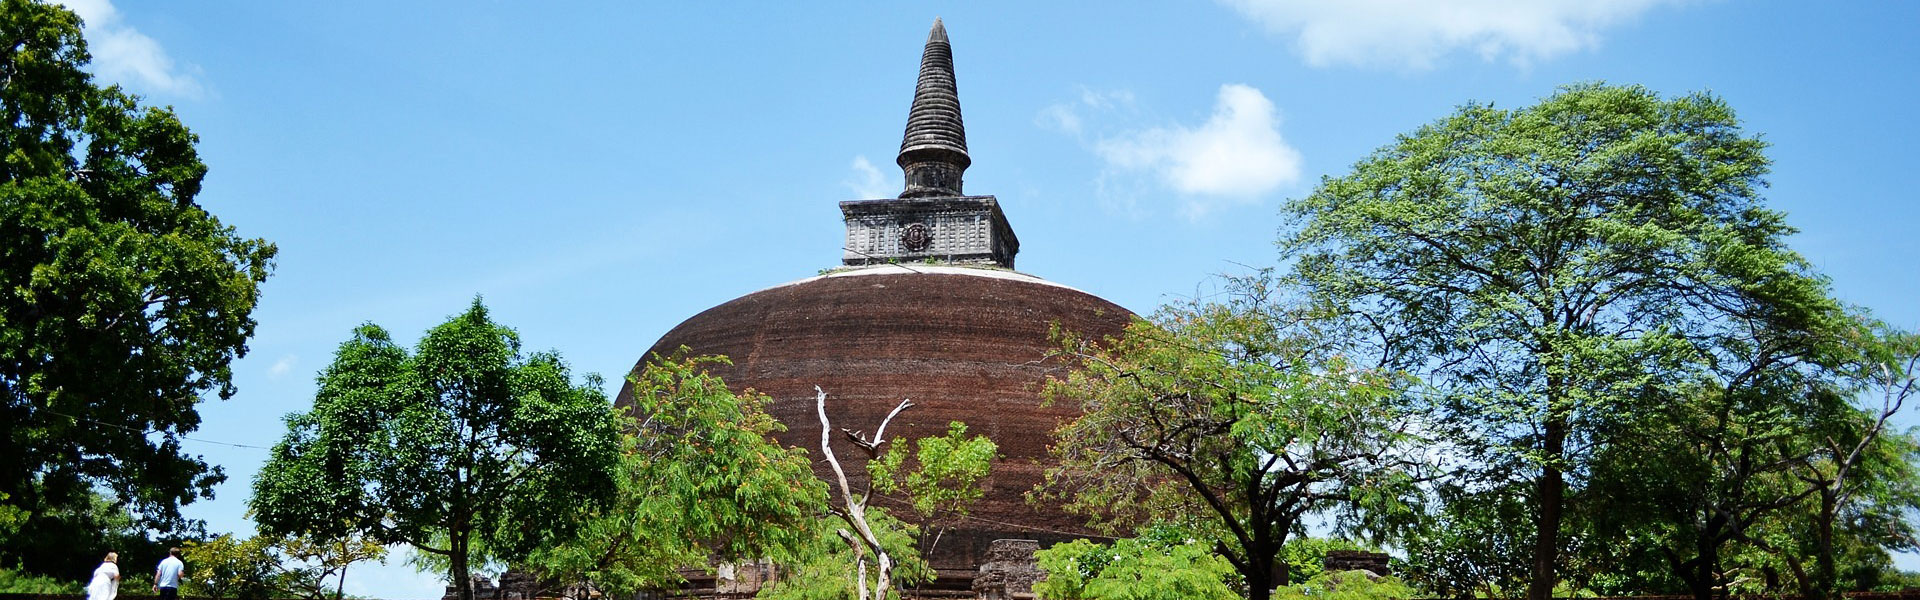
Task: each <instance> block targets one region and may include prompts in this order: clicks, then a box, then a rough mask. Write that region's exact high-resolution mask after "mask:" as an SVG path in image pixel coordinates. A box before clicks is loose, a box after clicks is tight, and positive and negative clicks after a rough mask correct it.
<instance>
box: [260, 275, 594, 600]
mask: <svg viewBox="0 0 1920 600" xmlns="http://www.w3.org/2000/svg"><path fill="white" fill-rule="evenodd" d="M600 387H601V386H600V382H599V381H598V380H597V378H595V377H591V376H589V377H587V378H586V381H585V382H584V383H579V384H576V383H575V382H574V380H573V377H572V376H571V374H570V372H569V370H568V368H567V365H566V363H565V362H563V361H562V360H561V358H560V356H559V355H557V354H554V353H550V352H541V353H534V354H531V355H525V354H522V353H521V351H520V337H519V335H518V334H516V333H515V332H514V331H513V330H512V329H508V328H506V327H503V326H501V325H497V324H495V323H494V322H493V321H492V320H491V319H490V318H489V317H488V315H487V309H486V307H485V306H483V305H481V303H480V301H479V300H475V301H474V303H473V306H472V307H471V308H469V309H468V310H467V311H466V312H464V313H462V314H459V315H456V316H454V317H453V318H452V319H451V320H448V321H447V322H446V323H444V324H442V325H440V326H437V327H434V328H433V329H432V330H430V331H428V332H427V335H426V337H424V338H422V339H421V340H420V343H419V345H418V346H417V347H416V348H415V349H414V350H413V351H412V352H408V351H407V349H405V348H403V347H400V346H398V345H396V344H394V343H393V341H392V339H391V338H390V337H389V336H388V335H387V332H386V331H385V330H382V329H381V328H379V327H378V326H375V325H371V324H369V325H363V326H361V327H360V328H359V329H357V330H355V332H354V337H353V339H351V340H348V341H347V342H346V343H343V344H341V345H340V348H339V350H337V351H336V352H335V354H334V361H333V364H331V365H329V366H328V367H327V369H326V370H325V371H323V372H322V373H321V375H320V390H319V393H318V394H317V395H316V397H315V398H314V405H313V410H312V411H309V412H306V413H300V414H295V415H292V416H289V417H288V419H287V423H288V428H289V431H288V432H287V436H286V438H285V439H284V440H282V441H281V442H280V443H279V444H277V445H276V446H275V447H274V449H273V454H272V456H271V458H269V459H268V461H267V464H266V465H265V466H263V467H261V470H260V473H259V475H258V476H257V478H256V479H255V480H254V486H253V489H254V496H253V498H252V500H251V503H250V506H251V508H252V510H253V512H254V517H255V520H256V521H257V522H258V524H259V525H260V528H261V530H262V532H263V533H264V534H267V535H302V536H306V537H309V538H312V539H318V540H334V539H346V538H347V537H348V536H349V535H350V534H355V533H358V534H363V535H365V536H366V537H367V538H369V539H372V540H375V541H378V542H381V543H406V544H410V545H412V546H413V547H414V548H415V549H416V550H418V551H420V552H424V553H427V554H428V555H431V556H432V557H436V558H438V559H439V561H436V562H438V563H439V564H444V565H446V567H447V569H448V571H449V573H448V576H449V578H450V581H451V582H452V583H453V585H454V587H455V588H456V589H458V590H459V594H460V597H461V598H462V599H463V600H470V599H471V597H472V593H473V591H472V587H471V585H469V583H470V582H469V578H470V572H469V568H470V566H472V565H475V564H481V563H485V562H487V561H489V560H494V559H501V558H508V557H521V556H525V555H527V553H529V552H531V551H532V550H533V549H535V548H536V547H538V546H540V545H543V544H544V543H546V542H547V541H549V540H553V539H560V538H564V537H565V536H566V535H567V534H569V533H571V530H572V529H573V527H574V526H575V525H576V522H575V521H574V520H571V519H565V518H556V516H558V515H567V514H573V513H575V512H577V511H579V510H580V509H581V508H582V507H590V506H594V505H597V504H600V503H604V502H606V501H608V500H610V499H611V496H612V494H613V491H614V490H615V489H616V488H615V483H614V473H615V472H616V470H615V467H616V464H617V462H618V460H619V456H620V429H619V420H618V419H619V417H618V416H617V414H616V413H615V412H614V411H613V409H612V406H611V404H610V403H609V402H608V401H607V398H606V396H605V394H603V393H601V392H600Z"/></svg>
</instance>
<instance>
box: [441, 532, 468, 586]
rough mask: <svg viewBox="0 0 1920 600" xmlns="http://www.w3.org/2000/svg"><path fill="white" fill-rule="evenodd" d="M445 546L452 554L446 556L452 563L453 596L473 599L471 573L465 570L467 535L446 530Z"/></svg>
mask: <svg viewBox="0 0 1920 600" xmlns="http://www.w3.org/2000/svg"><path fill="white" fill-rule="evenodd" d="M447 537H448V538H449V543H448V544H447V548H448V549H449V550H452V551H453V555H452V556H449V557H447V559H448V562H450V563H452V571H453V573H452V575H453V590H454V597H456V598H458V599H459V600H473V574H472V573H468V572H467V536H466V533H465V532H461V531H448V532H447Z"/></svg>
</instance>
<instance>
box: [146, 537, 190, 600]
mask: <svg viewBox="0 0 1920 600" xmlns="http://www.w3.org/2000/svg"><path fill="white" fill-rule="evenodd" d="M186 578H187V565H186V563H182V562H180V549H179V548H168V549H167V557H166V558H164V559H161V560H160V566H159V567H156V568H154V570H153V591H154V592H156V593H158V594H160V600H179V598H180V580H182V579H186Z"/></svg>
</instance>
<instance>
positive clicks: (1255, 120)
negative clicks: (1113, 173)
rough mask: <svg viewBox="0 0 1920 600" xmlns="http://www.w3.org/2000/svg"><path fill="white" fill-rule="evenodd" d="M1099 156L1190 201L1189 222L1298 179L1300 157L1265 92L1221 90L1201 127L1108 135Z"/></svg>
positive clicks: (1235, 87)
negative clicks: (1149, 177) (1150, 177)
mask: <svg viewBox="0 0 1920 600" xmlns="http://www.w3.org/2000/svg"><path fill="white" fill-rule="evenodd" d="M1094 152H1095V153H1096V154H1098V155H1099V156H1100V157H1101V158H1102V159H1104V160H1105V161H1106V162H1107V165H1108V166H1109V167H1110V168H1111V169H1113V170H1117V171H1121V172H1144V173H1151V174H1152V175H1153V176H1154V177H1155V178H1156V179H1158V180H1159V181H1160V182H1161V183H1163V184H1165V185H1166V186H1167V187H1169V188H1172V189H1173V190H1174V191H1176V192H1179V193H1180V194H1181V195H1182V196H1184V197H1185V200H1186V205H1185V206H1184V207H1183V208H1184V210H1185V212H1186V213H1187V215H1188V216H1189V217H1197V216H1199V215H1202V214H1205V213H1207V212H1209V211H1210V210H1212V209H1214V208H1216V207H1217V206H1218V205H1220V204H1223V203H1237V202H1250V201H1253V200H1255V199H1258V198H1259V197H1260V196H1262V195H1265V194H1267V193H1269V192H1272V191H1274V190H1276V189H1278V188H1280V186H1283V185H1288V184H1291V183H1295V182H1297V181H1299V180H1300V162H1301V159H1300V152H1299V151H1298V150H1295V149H1294V148H1293V147H1292V146H1289V145H1287V142H1286V140H1284V139H1282V138H1281V137H1280V115H1279V111H1278V110H1277V109H1276V108H1275V107H1274V105H1273V102H1272V101H1270V100H1268V99H1267V97H1266V95H1265V94H1262V93H1260V90H1257V89H1254V88H1252V87H1249V86H1246V85H1240V84H1227V85H1222V86H1220V95H1219V97H1218V99H1217V100H1216V101H1215V103H1214V107H1213V115H1212V116H1211V117H1209V118H1208V119H1207V122H1205V123H1202V124H1200V125H1199V126H1196V127H1185V126H1177V125H1176V126H1171V127H1155V128H1149V129H1144V130H1139V131H1133V132H1128V133H1125V134H1122V135H1119V136H1115V137H1111V138H1106V139H1103V140H1101V141H1099V142H1098V143H1096V144H1094Z"/></svg>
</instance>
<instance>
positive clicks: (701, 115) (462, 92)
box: [68, 0, 1920, 598]
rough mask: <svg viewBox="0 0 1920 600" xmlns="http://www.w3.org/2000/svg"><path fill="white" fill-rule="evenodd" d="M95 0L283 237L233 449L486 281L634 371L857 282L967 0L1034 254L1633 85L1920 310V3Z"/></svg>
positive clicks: (248, 215) (1230, 222) (1234, 234)
mask: <svg viewBox="0 0 1920 600" xmlns="http://www.w3.org/2000/svg"><path fill="white" fill-rule="evenodd" d="M68 4H69V6H72V7H74V8H76V9H78V10H80V12H82V14H83V16H84V17H86V18H87V19H88V22H89V26H88V30H87V37H88V38H89V40H90V43H92V44H93V52H94V55H95V58H96V65H95V69H94V70H95V72H96V73H97V74H99V76H100V77H102V78H103V79H106V80H108V81H113V82H118V83H121V84H123V85H125V86H127V87H128V88H129V89H132V90H134V91H136V92H138V93H141V94H143V95H145V96H146V98H147V101H148V102H151V103H155V104H167V105H172V106H173V107H174V109H175V110H176V111H178V112H179V114H180V116H181V118H182V119H183V120H184V121H185V122H186V123H187V125H188V126H189V127H191V128H192V129H193V130H194V131H195V132H197V133H198V134H199V135H200V138H201V143H200V146H199V148H200V151H201V153H202V155H203V158H204V159H205V160H206V162H207V163H208V164H209V165H210V167H211V172H210V173H209V175H208V177H207V180H206V186H205V190H204V191H203V192H202V193H201V195H200V198H199V199H200V202H201V203H202V204H203V205H204V206H206V207H208V208H209V209H210V210H212V211H213V212H214V213H216V214H218V215H219V216H220V217H221V218H222V219H223V220H224V221H225V222H227V223H228V224H231V225H233V226H235V227H236V228H238V230H239V232H240V233H241V234H243V235H247V236H258V237H264V238H267V239H269V240H272V241H273V242H275V243H277V244H279V247H280V257H279V261H278V267H277V269H276V270H275V272H274V275H273V277H272V278H271V279H269V280H268V281H267V283H266V284H265V293H264V297H263V299H262V301H261V304H260V306H259V309H258V310H257V311H256V313H255V316H256V318H257V319H258V320H259V330H258V333H257V335H256V336H255V338H254V339H253V341H252V343H251V344H250V346H251V353H250V354H249V355H248V356H247V357H246V358H245V359H243V360H241V361H240V362H239V363H238V364H237V365H236V366H235V374H236V375H235V378H236V382H237V384H238V385H239V389H240V392H239V394H238V395H237V396H236V397H235V398H233V399H232V400H229V401H224V402H222V401H211V402H208V403H205V404H203V405H201V413H202V414H203V415H204V417H205V419H206V420H205V426H204V427H203V428H202V430H201V431H199V432H197V433H195V434H194V436H193V437H195V438H200V439H205V440H217V441H221V442H228V443H237V444H245V445H255V446H269V445H271V444H272V443H273V442H274V441H276V440H277V439H278V438H279V436H280V434H281V432H282V431H283V427H282V425H281V423H280V417H281V416H282V415H283V414H286V413H289V412H294V411H300V410H305V409H306V408H307V407H308V406H309V405H310V403H311V399H312V392H313V388H314V384H313V377H314V374H315V373H316V372H317V371H318V370H319V369H320V368H322V367H323V366H325V365H326V363H327V362H328V361H329V360H330V358H331V353H332V350H333V348H334V347H335V346H336V345H337V344H339V343H340V342H341V341H343V340H345V339H346V338H347V336H348V334H349V332H350V330H351V328H352V327H354V326H355V325H357V324H359V323H362V322H367V321H372V322H375V323H378V324H380V325H382V326H385V327H387V328H388V329H389V330H391V331H393V332H394V333H395V335H396V336H397V337H398V338H399V339H401V340H406V341H409V342H410V341H412V340H415V339H417V338H418V336H419V334H420V332H422V331H423V330H424V329H426V328H427V327H429V326H431V325H433V324H436V323H438V322H440V321H442V320H444V319H445V318H446V317H447V316H449V315H451V314H453V313H455V312H457V311H459V310H461V309H462V308H463V307H464V306H465V305H466V303H467V302H468V301H469V300H470V299H471V298H472V297H473V296H474V295H475V294H482V295H484V296H485V298H486V302H487V304H488V305H489V306H490V307H491V308H492V309H493V310H494V313H495V316H496V318H497V319H498V320H500V321H501V322H503V323H506V324H509V325H511V326H513V327H516V328H518V329H519V330H520V332H521V334H522V336H523V339H524V340H525V342H526V344H527V346H528V347H529V348H530V349H547V348H552V349H557V350H559V351H560V352H561V353H562V354H564V355H565V356H566V357H567V358H568V359H569V360H570V361H571V362H572V364H573V365H574V367H575V368H576V369H577V370H579V371H581V372H598V373H601V374H605V375H608V376H610V377H612V378H614V379H617V376H618V375H619V374H621V373H623V372H624V371H625V370H626V369H627V368H628V367H629V366H631V365H632V363H633V362H634V360H635V359H636V358H638V357H639V354H640V353H641V352H642V351H644V350H645V349H646V348H647V347H648V346H650V345H651V344H652V343H653V341H654V340H655V339H657V338H658V337H659V336H660V335H661V334H663V333H665V332H666V331H667V330H668V329H669V328H671V327H673V326H674V325H675V324H677V323H679V322H680V321H681V320H682V319H685V318H687V317H689V316H692V315H693V314H695V313H697V312H699V311H700V310H703V309H705V308H707V307H710V306H713V305H716V304H719V303H721V302H724V301H726V300H728V299H731V298H733V297H736V296H739V295H741V294H744V293H747V292H750V291H753V290H756V289H760V288H763V287H767V286H771V285H776V284H779V283H782V282H785V281H790V280H793V279H798V278H802V277H807V276H811V275H813V274H814V273H815V272H816V271H818V270H819V269H822V268H826V267H831V266H834V265H835V264H836V261H837V260H838V257H839V255H840V252H839V244H840V241H841V237H840V236H841V231H842V225H841V222H840V217H839V213H838V209H837V206H836V203H837V202H838V201H841V200H852V199H864V198H873V197H881V196H890V195H892V194H894V193H896V192H897V191H898V189H899V188H898V186H899V182H900V173H899V171H898V170H897V168H895V167H894V166H893V157H894V153H895V152H896V151H897V150H898V147H899V140H900V134H901V130H902V127H903V126H904V123H905V118H906V114H907V105H908V101H909V100H910V98H911V95H912V90H913V83H914V77H915V74H916V73H917V68H918V60H919V57H920V49H921V44H922V43H923V42H924V40H925V36H926V33H927V28H928V26H929V25H930V24H931V22H932V20H933V18H934V17H935V16H940V17H944V18H945V21H946V24H947V28H948V31H949V33H950V35H951V39H952V43H953V47H954V55H955V64H956V69H957V72H958V81H959V90H960V97H961V104H962V107H963V110H964V113H965V118H966V124H967V130H968V134H969V137H968V143H969V149H970V151H971V154H972V156H973V159H974V164H973V167H972V168H971V169H970V170H969V171H968V173H967V187H966V189H967V191H968V192H969V193H974V194H992V195H996V196H998V197H999V199H1000V201H1001V203H1002V205H1003V206H1004V207H1005V208H1006V211H1007V214H1008V216H1009V217H1010V219H1011V220H1012V222H1013V225H1014V227H1015V229H1016V231H1018V233H1019V236H1020V239H1021V242H1022V250H1023V252H1022V253H1021V255H1020V258H1019V265H1020V267H1021V270H1023V271H1026V272H1028V273H1032V274H1034V275H1038V276H1041V277H1045V278H1048V279H1051V280H1054V281H1058V282H1061V283H1065V284H1068V285H1072V286H1075V287H1078V288H1080V289H1083V290H1087V291H1089V292H1092V293H1094V294H1097V295H1100V296H1103V297H1105V298H1107V299H1110V300H1113V301H1115V302H1117V303H1119V304H1121V305H1123V306H1126V307H1128V308H1131V309H1133V310H1136V311H1148V310H1151V309H1152V308H1154V307H1155V306H1156V305H1158V304H1160V303H1161V302H1163V301H1165V300H1167V299H1171V298H1175V297H1179V296H1186V295H1191V294H1194V293H1195V292H1196V290H1203V289H1206V287H1207V285H1208V284H1207V280H1208V278H1209V276H1210V275H1212V274H1215V273H1221V272H1239V271H1243V270H1244V269H1245V268H1246V267H1245V265H1251V266H1261V265H1269V264H1272V263H1273V262H1274V260H1275V252H1274V250H1273V246H1272V241H1273V239H1274V237H1275V231H1276V228H1277V227H1278V226H1279V225H1280V220H1279V218H1278V216H1277V208H1278V206H1279V204H1280V203H1281V202H1282V201H1284V200H1285V199H1287V198H1292V197H1298V196H1301V195H1304V194H1305V193H1307V192H1308V191H1310V189H1311V186H1312V185H1313V183H1314V182H1315V181H1317V180H1318V179H1319V178H1320V177H1322V176H1327V175H1333V176H1337V175H1340V174H1343V173H1344V172H1345V171H1346V169H1347V168H1348V166H1349V165H1351V164H1353V163H1354V162H1355V161H1356V160H1358V159H1360V158H1361V157H1362V156H1364V155H1365V154H1366V153H1368V152H1369V151H1371V150H1372V149H1374V148H1377V147H1379V146H1381V145H1384V144H1386V143H1388V142H1390V141H1391V140H1392V138H1393V136H1394V135H1396V134H1398V133H1402V132H1406V131H1410V130H1412V129H1413V128H1415V127H1417V126H1419V125H1421V124H1423V123H1427V122H1430V121H1432V120H1434V119H1437V118H1439V117H1441V116H1443V115H1445V114H1446V113H1448V112H1449V111H1451V110H1452V109H1453V108H1454V107H1455V106H1457V105H1459V104H1461V103H1463V102H1467V101H1470V100H1472V101H1490V102H1494V103H1496V104H1497V105H1500V106H1509V107H1512V106H1521V105H1526V104H1530V103H1532V102H1533V101H1535V100H1536V99H1538V98H1540V97H1542V96H1544V95H1547V94H1550V93H1551V92H1552V91H1553V90H1554V89H1555V88H1556V87H1557V86H1560V85H1564V84H1567V83H1573V82H1581V81H1593V80H1604V81H1608V82H1612V83H1635V84H1642V85H1645V86H1648V87H1650V88H1652V89H1654V90H1657V91H1659V92H1661V93H1663V94H1668V95H1678V94H1683V93H1687V92H1692V91H1698V90H1710V91H1712V92H1714V93H1716V94H1719V95H1721V96H1723V97H1725V98H1726V99H1727V101H1728V102H1730V103H1731V104H1732V105H1733V106H1734V107H1735V108H1736V110H1737V111H1738V113H1739V116H1740V118H1741V119H1742V120H1743V121H1744V122H1745V124H1746V126H1747V127H1748V129H1749V130H1751V131H1753V132H1756V133H1759V134H1761V135H1762V136H1763V137H1764V138H1765V139H1766V140H1767V141H1769V142H1771V143H1772V145H1773V146H1772V149H1771V151H1770V155H1771V156H1772V158H1773V160H1774V163H1775V164H1774V173H1773V175H1772V176H1771V177H1770V178H1769V180H1770V181H1771V182H1772V187H1771V188H1770V189H1769V190H1768V192H1767V195H1768V197H1769V198H1770V202H1771V205H1772V206H1774V207H1776V208H1778V209H1780V210H1784V211H1786V212H1787V214H1788V215H1789V221H1790V222H1791V223H1792V224H1794V225H1796V226H1798V227H1799V228H1800V229H1801V233H1800V234H1798V235H1797V236H1795V237H1794V238H1793V244H1794V247H1795V248H1796V249H1798V250H1799V251H1800V252H1802V253H1804V254H1805V255H1806V256H1807V257H1808V258H1809V259H1811V260H1812V262H1813V263H1814V264H1816V265H1817V266H1818V267H1819V268H1820V269H1821V270H1822V271H1823V272H1824V273H1826V274H1827V275H1829V276H1831V277H1832V278H1833V281H1834V289H1835V291H1836V293H1837V294H1838V295H1839V296H1840V297H1841V298H1843V299H1844V300H1846V301H1848V302H1851V303H1854V304H1858V305H1862V306H1866V307H1869V308H1871V309H1872V310H1873V311H1875V312H1876V313H1877V314H1878V315H1879V316H1881V317H1882V318H1885V319H1887V320H1890V321H1892V322H1893V323H1895V324H1898V325H1901V326H1904V327H1908V328H1913V327H1916V326H1920V307H1916V305H1915V303H1914V301H1913V298H1915V297H1916V296H1920V277H1916V275H1920V268H1916V267H1915V265H1914V262H1913V260H1912V258H1911V257H1912V256H1914V255H1915V253H1916V251H1917V250H1920V236H1917V235H1915V233H1914V231H1913V229H1914V225H1915V224H1916V223H1920V203H1917V202H1916V197H1915V193H1914V192H1913V191H1912V189H1913V188H1912V187H1911V185H1910V181H1909V176H1910V175H1911V174H1912V172H1913V168H1912V165H1913V154H1912V146H1911V144H1912V140H1915V139H1920V121H1916V120H1915V119H1914V117H1913V115H1912V110H1913V105H1914V104H1913V102H1914V100H1913V99H1914V98H1915V97H1916V95H1920V86H1917V85H1916V82H1917V81H1920V77H1917V75H1920V69H1917V68H1916V67H1915V66H1914V65H1915V64H1920V38H1917V37H1916V36H1913V35H1912V34H1911V29H1912V26H1913V25H1914V24H1915V23H1920V3H1914V2H1895V1H1886V2H1835V3H1805V2H1785V1H1756V2H1732V1H1662V0H1550V1H1534V2H1528V1H1523V0H1452V1H1422V0H1363V1H1346V2H1335V1H1331V0H1328V1H1285V0H1233V1H1227V2H1219V3H1205V2H1177V3H1174V2H1156V3H1148V2H1106V3H1097V4H1095V3H1085V4H1078V3H1076V4H1067V3H1038V2H967V3H921V2H891V3H872V4H851V3H844V4H843V3H824V4H812V3H797V2H796V3H738V4H733V3H692V2H686V3H659V4H644V5H643V4H640V3H626V2H559V3H531V2H525V3H520V2H498V1H494V2H415V3H389V2H364V1H340V2H326V3H283V2H242V1H237V0H228V1H215V0H206V1H201V2H139V3H136V2H131V1H128V0H119V2H117V3H111V4H110V3H109V0H71V1H70V2H68ZM609 391H610V392H611V391H612V390H609ZM1914 421H1915V419H1914V418H1913V417H1912V416H1911V415H1909V416H1908V417H1907V418H1906V422H1907V423H1909V424H1911V423H1913V422H1914ZM187 448H188V449H189V451H192V452H198V453H204V454H205V455H206V456H207V457H208V458H209V459H211V460H213V461H215V462H217V463H219V464H221V465H223V466H224V467H225V468H226V471H227V473H228V475H229V481H228V482H227V483H226V484H225V485H224V486H223V487H221V488H220V489H219V494H218V497H217V498H215V499H214V500H212V501H203V502H200V503H196V504H194V505H191V506H189V507H188V510H187V512H188V514H190V515H192V516H195V517H199V518H204V519H206V520H207V521H208V522H209V524H210V525H211V527H212V528H213V529H215V530H232V531H243V532H244V531H249V530H250V526H249V525H248V524H247V523H246V522H245V520H244V519H243V518H242V516H241V513H242V511H243V510H244V503H245V499H246V496H247V494H248V484H249V481H250V480H251V477H252V475H253V473H254V471H255V470H256V469H257V467H258V466H259V464H260V463H261V462H262V461H263V460H264V458H265V454H266V453H265V452H264V451H261V450H257V449H250V448H239V447H229V446H221V445H215V444H208V443H197V442H190V443H189V445H188V446H187ZM1902 563H1903V564H1904V565H1905V566H1906V568H1909V569H1912V568H1916V567H1920V564H1917V562H1916V561H1915V560H1913V559H1912V557H1904V558H1903V559H1902ZM439 585H440V584H439V583H437V582H436V581H435V579H434V578H433V577H431V576H422V575H414V574H412V573H411V572H410V571H408V570H407V569H406V568H404V567H388V568H378V569H363V570H360V571H358V572H357V573H356V574H355V579H353V580H350V581H349V584H348V588H349V591H350V592H353V593H357V594H364V595H372V596H377V597H383V598H421V597H437V595H438V593H439V592H438V590H439V587H438V586H439Z"/></svg>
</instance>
